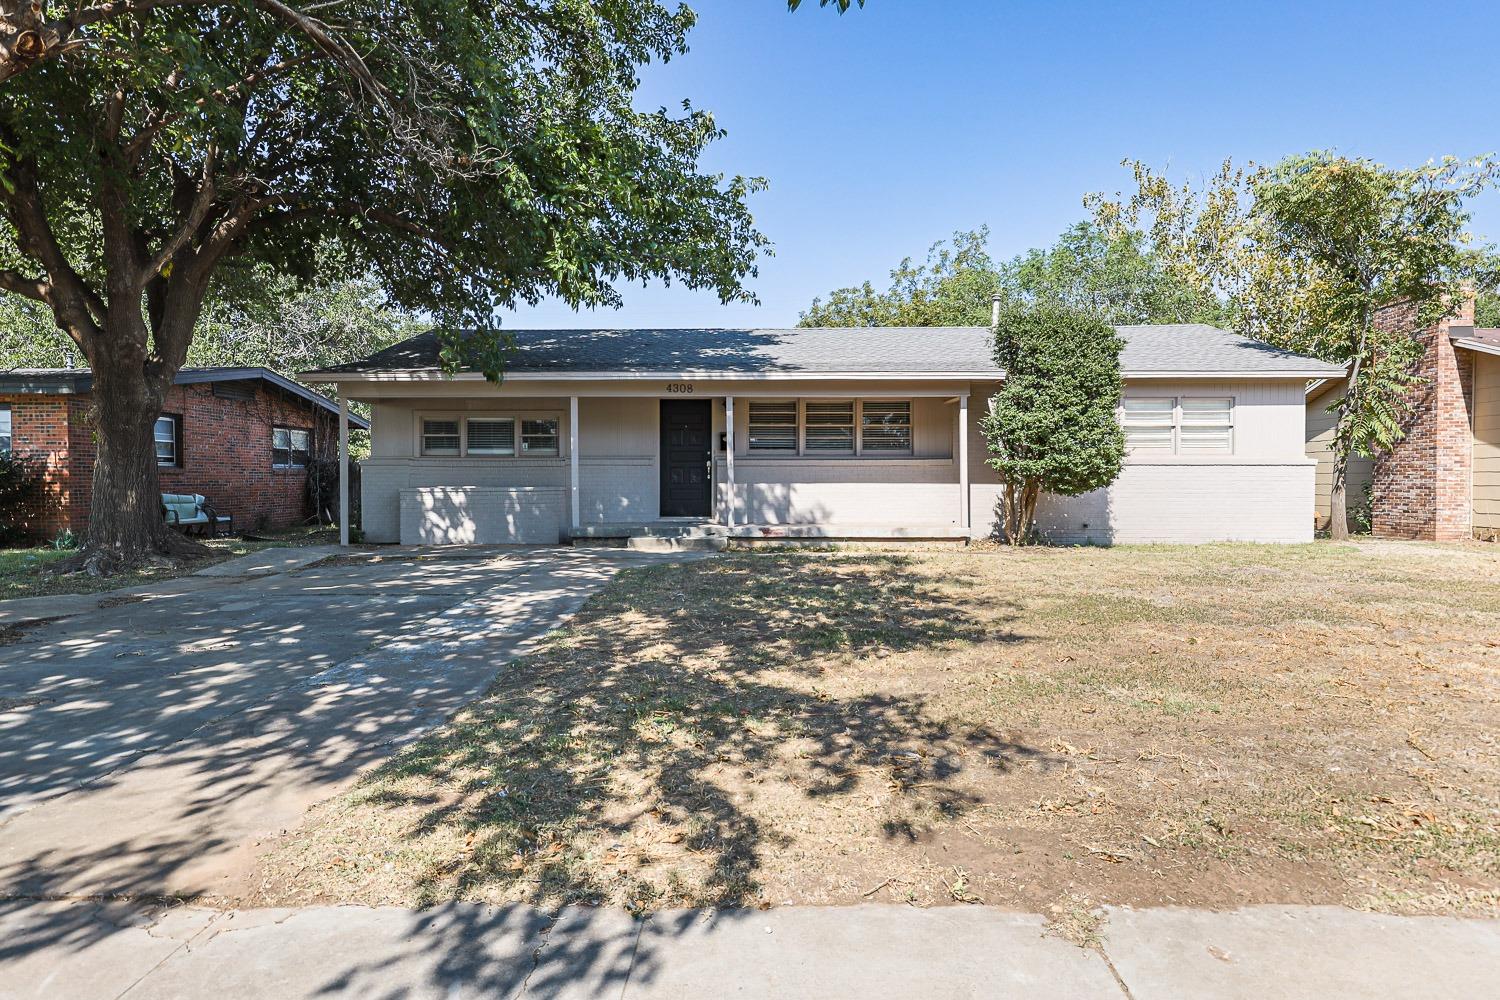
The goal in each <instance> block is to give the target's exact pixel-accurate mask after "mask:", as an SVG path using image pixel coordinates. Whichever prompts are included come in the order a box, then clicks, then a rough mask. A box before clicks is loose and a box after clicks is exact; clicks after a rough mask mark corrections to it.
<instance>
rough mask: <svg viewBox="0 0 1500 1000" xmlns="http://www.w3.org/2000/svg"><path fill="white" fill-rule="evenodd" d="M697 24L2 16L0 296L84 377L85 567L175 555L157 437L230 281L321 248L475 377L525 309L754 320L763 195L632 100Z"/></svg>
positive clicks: (210, 9) (575, 13) (10, 6)
mask: <svg viewBox="0 0 1500 1000" xmlns="http://www.w3.org/2000/svg"><path fill="white" fill-rule="evenodd" d="M839 6H842V5H839ZM693 21H694V15H693V13H692V12H691V11H690V10H688V9H687V8H683V7H679V8H677V9H675V10H674V9H669V8H667V7H665V6H663V5H661V4H659V3H656V2H653V0H613V2H610V3H597V2H585V0H533V2H528V3H524V4H483V3H447V4H438V5H436V6H434V5H432V4H427V3H412V2H409V0H394V2H383V3H376V2H372V0H347V2H341V3H338V4H333V5H329V4H309V5H289V4H287V3H283V2H281V0H140V2H133V3H128V4H124V3H113V2H110V3H99V4H95V5H89V4H88V3H87V2H85V3H84V4H81V5H67V6H63V5H60V4H59V5H57V6H56V8H55V9H54V8H53V7H51V6H50V5H48V4H47V3H36V4H28V3H13V2H10V0H5V2H3V3H0V79H3V81H4V82H3V83H0V207H3V209H4V216H5V220H6V224H5V225H4V226H3V227H0V289H3V290H5V291H7V292H10V293H11V294H14V295H19V296H22V297H24V298H27V299H30V300H32V301H34V302H37V303H39V304H41V305H43V306H45V308H46V309H47V310H48V311H49V312H50V313H51V315H52V317H53V320H54V321H55V322H56V324H57V325H58V327H59V328H60V329H61V330H63V331H64V333H66V334H67V336H68V337H69V339H70V340H71V341H72V342H73V343H74V344H75V345H76V346H77V347H78V349H79V350H80V351H81V352H82V354H83V355H84V356H85V357H86V358H87V360H88V363H89V365H90V367H91V368H92V369H93V371H94V385H95V401H96V411H97V412H96V418H97V444H98V460H97V463H96V466H95V472H94V489H93V502H92V510H91V513H90V528H89V532H88V537H87V539H86V541H85V548H84V550H83V561H84V564H85V565H86V566H87V567H88V568H89V569H90V570H91V571H106V570H108V569H110V568H113V567H117V566H120V565H124V564H129V563H132V562H137V561H140V560H142V559H147V558H151V557H153V556H155V555H157V554H172V553H174V552H180V551H182V547H183V546H184V545H185V544H186V543H184V542H182V541H181V540H178V539H177V538H176V536H174V535H173V534H172V533H171V532H169V531H168V530H167V529H166V528H165V527H164V526H163V525H162V523H161V517H160V514H159V509H158V497H157V493H158V488H157V481H156V466H155V462H154V461H153V460H152V442H151V427H152V423H153V421H154V420H155V418H156V416H157V414H158V412H159V410H160V408H161V405H162V400H163V396H164V393H165V392H166V389H167V387H168V386H169V385H171V383H172V379H173V376H174V375H175V373H176V372H177V370H178V369H179V368H180V367H181V366H182V365H183V364H184V363H185V361H186V360H187V358H188V356H189V351H190V348H191V343H192V338H193V335H194V331H195V329H196V328H197V326H198V322H199V319H200V316H201V312H202V309H203V306H204V302H205V298H206V296H207V294H208V292H209V290H210V288H211V286H212V283H213V281H214V278H215V275H216V273H217V272H218V271H219V269H220V268H221V267H222V266H223V265H224V264H225V262H227V261H231V260H234V261H239V262H241V263H245V262H249V263H258V264H262V265H265V266H266V267H269V268H271V269H272V270H273V271H274V272H275V273H291V274H298V275H308V274H312V273H313V272H314V271H315V270H316V268H317V264H318V262H317V259H316V254H317V252H318V248H319V247H320V246H322V245H324V243H325V242H326V241H327V240H329V239H333V240H336V241H337V242H338V244H339V245H340V246H344V247H348V248H350V250H351V252H352V253H354V254H356V255H357V261H356V263H357V264H358V265H359V266H360V269H361V271H362V272H364V271H368V273H370V274H373V275H374V276H375V279H376V281H378V283H379V285H380V287H381V290H382V292H383V293H384V294H385V295H386V296H387V297H388V298H389V300H390V301H391V302H393V303H395V304H397V305H398V306H400V307H402V308H405V309H410V310H416V311H423V312H426V313H428V314H430V315H432V316H433V317H435V318H436V319H437V320H438V321H439V322H440V323H442V324H443V328H444V329H456V328H458V327H459V326H461V325H467V326H471V327H476V328H478V330H479V335H478V336H476V337H474V338H471V339H469V340H466V341H460V340H459V339H458V338H456V337H448V338H446V340H445V350H444V357H445V360H446V361H447V362H448V363H449V364H456V363H458V362H459V361H460V360H463V361H465V362H468V363H472V364H476V365H477V366H478V367H479V368H480V369H481V370H484V371H486V372H487V373H490V374H491V375H492V376H496V375H498V373H499V372H500V371H501V369H502V368H503V365H504V357H505V347H506V343H505V338H504V337H503V336H501V335H500V334H499V332H498V331H497V330H496V329H495V325H494V321H493V317H494V316H495V313H496V310H497V309H498V308H501V307H504V306H507V305H511V304H513V303H516V302H532V301H536V300H537V299H539V298H541V297H542V296H556V297H559V298H561V299H563V300H565V301H567V302H570V303H573V304H575V305H580V306H582V305H588V306H594V305H610V304H614V303H617V302H618V301H619V292H618V291H617V288H616V286H617V285H618V284H619V283H621V282H627V281H641V280H646V279H649V278H662V279H666V280H669V281H677V282H680V283H682V284H683V285H686V286H687V287H690V288H702V289H712V290H714V291H715V292H717V293H718V295H719V296H720V297H721V298H722V299H723V300H725V301H731V300H739V299H747V298H749V297H750V293H749V292H748V291H747V289H746V286H745V282H746V280H747V279H748V278H749V277H751V276H752V275H753V274H754V273H755V258H756V256H757V254H758V252H759V251H760V250H761V248H762V247H763V245H764V242H765V241H764V239H763V237H762V236H761V235H760V234H759V233H758V232H757V231H756V230H755V228H754V226H753V225H752V222H751V218H750V214H749V212H748V210H747V208H746V204H745V202H746V197H747V195H748V194H750V193H751V192H752V191H754V190H755V189H756V188H757V187H758V186H759V182H758V181H755V180H746V179H743V178H728V179H726V178H724V177H722V176H720V175H716V174H713V173H709V172H706V171H704V170H703V169H702V168H701V167H700V166H699V159H700V156H701V154H702V153H703V151H704V148H705V147H706V146H707V145H708V144H709V143H710V142H712V141H713V140H714V139H715V138H716V137H718V135H719V134H720V133H719V130H718V128H717V126H716V125H715V123H714V121H713V119H712V117H711V116H710V115H708V114H707V113H705V112H702V111H699V110H695V109H693V108H691V107H690V106H688V105H686V104H684V106H683V108H682V109H680V110H679V111H676V112H673V111H668V110H666V109H659V110H639V109H637V108H636V107H635V106H634V105H633V103H632V98H633V96H634V94H635V92H636V88H637V83H638V72H639V70H640V68H641V66H642V65H643V64H645V63H648V62H650V61H653V60H666V59H668V58H670V57H672V56H675V55H678V54H680V53H682V52H683V51H685V49H686V43H687V33H688V31H689V29H690V28H691V26H692V24H693ZM91 234H97V236H96V237H94V238H91Z"/></svg>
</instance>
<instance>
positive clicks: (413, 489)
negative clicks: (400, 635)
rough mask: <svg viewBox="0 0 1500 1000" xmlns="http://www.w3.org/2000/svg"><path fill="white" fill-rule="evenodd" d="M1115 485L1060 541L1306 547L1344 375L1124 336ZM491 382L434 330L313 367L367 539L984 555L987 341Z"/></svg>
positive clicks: (1175, 335)
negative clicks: (1326, 415) (350, 423)
mask: <svg viewBox="0 0 1500 1000" xmlns="http://www.w3.org/2000/svg"><path fill="white" fill-rule="evenodd" d="M1120 333H1121V334H1122V336H1123V338H1124V341H1125V349H1124V354H1123V358H1122V368H1123V372H1124V379H1125V398H1124V403H1123V406H1122V407H1121V410H1120V419H1121V421H1122V422H1123V424H1124V427H1125V434H1126V438H1127V441H1128V445H1129V457H1128V458H1127V460H1126V462H1125V467H1124V471H1123V472H1122V474H1121V475H1120V477H1119V479H1118V480H1117V481H1116V482H1115V483H1114V484H1113V485H1112V486H1110V487H1109V488H1108V489H1103V490H1098V491H1095V492H1093V493H1089V494H1086V495H1084V496H1080V497H1074V498H1049V499H1048V501H1047V502H1045V503H1044V505H1043V507H1042V509H1041V511H1040V513H1039V521H1040V528H1041V531H1042V532H1043V533H1044V534H1045V535H1046V536H1047V537H1049V538H1051V539H1053V540H1056V541H1059V542H1094V543H1111V542H1205V541H1215V540H1222V539H1239V540H1248V541H1262V542H1302V541H1307V540H1309V539H1311V537H1312V531H1313V516H1312V515H1313V497H1314V475H1315V472H1316V463H1315V461H1314V460H1313V459H1311V458H1309V457H1308V456H1307V455H1306V453H1305V451H1304V448H1303V431H1304V414H1305V389H1306V385H1307V383H1308V381H1309V380H1314V379H1320V378H1331V377H1334V376H1338V375H1341V374H1342V369H1339V368H1337V367H1334V366H1331V365H1328V364H1325V363H1323V362H1320V361H1316V360H1313V359H1311V358H1306V357H1300V356H1298V355H1295V354H1292V353H1289V352H1287V351H1282V350H1277V349H1275V348H1272V347H1268V346H1266V345H1265V344H1260V343H1256V342H1254V341H1251V340H1247V339H1245V338H1243V337H1239V336H1236V335H1235V334H1232V333H1227V332H1225V331H1223V330H1218V329H1215V328H1213V327H1209V326H1202V325H1178V326H1127V327H1121V328H1120ZM513 335H514V337H515V339H516V344H517V349H516V350H515V352H514V353H513V354H512V356H511V358H510V361H509V362H508V365H507V368H506V372H505V377H504V379H503V380H502V381H501V382H499V383H494V382H490V381H487V380H486V379H485V378H484V377H483V375H481V374H480V373H478V372H475V371H461V372H458V373H456V374H452V375H449V374H445V373H444V372H443V371H442V370H441V367H440V364H439V358H438V342H437V339H436V338H435V336H434V335H432V334H430V333H429V334H424V335H422V336H418V337H414V338H412V339H410V340H407V341H404V342H402V343H400V344H397V345H395V346H393V347H390V348H388V349H386V350H384V351H381V352H379V353H377V354H375V355H373V356H371V357H369V358H366V359H364V360H361V361H356V362H353V363H350V364H344V365H338V366H334V367H331V368H327V369H323V370H319V371H315V372H307V373H304V375H303V377H304V378H306V379H307V380H309V381H316V382H332V383H337V384H338V386H339V394H340V397H341V398H343V399H346V400H361V401H364V402H367V403H369V404H370V407H371V452H370V457H369V458H368V459H367V460H366V461H364V462H363V463H362V466H361V479H362V495H361V505H362V514H363V525H362V527H363V531H364V536H365V538H366V539H367V540H369V541H378V542H396V541H400V542H403V543H417V542H421V543H442V542H478V543H484V542H496V543H500V542H557V541H558V540H559V539H560V538H561V539H566V538H568V537H570V536H577V535H585V534H596V535H597V534H601V533H608V531H609V530H610V526H612V525H613V526H636V527H637V528H640V529H641V530H648V529H649V528H650V527H651V526H657V527H660V526H661V525H663V524H664V523H665V524H673V523H684V522H689V523H691V522H693V521H701V522H711V523H714V524H716V525H718V526H721V528H722V531H723V533H725V534H730V535H736V536H741V537H745V538H761V539H765V538H788V537H812V538H848V539H853V538H934V539H937V538H941V539H969V538H982V537H986V536H988V535H990V534H991V533H992V532H993V531H994V524H995V516H994V510H995V504H996V500H997V498H998V495H999V485H998V482H997V478H996V475H995V473H994V471H993V470H992V469H991V468H990V467H989V466H988V465H986V463H985V455H986V448H985V443H984V437H983V435H982V434H981V431H980V427H979V420H978V415H979V412H981V411H982V410H983V409H984V407H985V406H986V404H987V401H988V400H989V398H990V397H991V396H992V395H993V394H994V393H995V392H996V391H997V390H998V388H999V386H1000V383H1001V381H1002V380H1003V379H1004V376H1005V373H1004V372H1002V371H1000V370H999V369H998V368H997V367H996V365H995V362H994V359H993V356H992V352H991V343H992V335H991V332H990V330H989V329H987V328H985V327H936V328H895V327H883V328H859V329H842V328H841V329H780V330H772V329H719V330H708V329H694V330H519V331H514V332H513Z"/></svg>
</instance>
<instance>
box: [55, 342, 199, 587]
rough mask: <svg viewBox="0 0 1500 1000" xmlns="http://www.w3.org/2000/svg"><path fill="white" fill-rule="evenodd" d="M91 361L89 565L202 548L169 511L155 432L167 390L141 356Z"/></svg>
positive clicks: (126, 563)
mask: <svg viewBox="0 0 1500 1000" xmlns="http://www.w3.org/2000/svg"><path fill="white" fill-rule="evenodd" d="M91 361H92V364H93V369H94V385H93V398H94V428H93V430H94V440H95V447H96V454H95V460H94V493H93V498H92V500H91V502H90V505H89V526H88V531H87V532H86V533H85V536H84V544H83V550H82V552H81V553H80V555H81V557H82V568H84V569H86V570H87V571H88V572H90V573H92V574H95V575H103V574H108V573H115V572H118V571H120V570H122V569H127V568H130V567H133V566H139V565H142V564H146V563H156V562H165V561H168V560H169V559H173V558H191V557H193V556H196V555H202V554H203V553H204V552H206V549H204V547H203V546H201V545H199V544H197V543H196V542H193V541H190V540H189V539H187V538H185V537H183V536H182V535H181V534H179V533H178V532H177V531H176V530H174V529H172V528H169V527H167V525H166V523H165V521H164V519H163V517H162V509H161V489H160V487H159V485H158V483H157V473H156V468H157V467H156V441H155V434H154V428H155V425H156V418H157V417H159V416H160V415H161V408H162V399H161V396H160V395H159V394H158V393H157V392H155V391H153V387H152V386H151V385H150V384H149V382H148V378H147V376H146V373H145V372H144V370H143V369H142V366H141V364H140V363H139V362H138V361H135V360H134V359H131V358H124V359H121V358H111V357H108V356H101V357H95V358H93V359H91Z"/></svg>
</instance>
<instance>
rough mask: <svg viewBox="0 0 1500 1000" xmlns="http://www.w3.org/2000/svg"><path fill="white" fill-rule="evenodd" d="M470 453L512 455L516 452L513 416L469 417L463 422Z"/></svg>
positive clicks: (466, 443) (466, 448) (465, 446)
mask: <svg viewBox="0 0 1500 1000" xmlns="http://www.w3.org/2000/svg"><path fill="white" fill-rule="evenodd" d="M464 433H465V434H466V435H467V441H466V442H465V445H464V448H465V450H466V451H467V453H468V454H470V455H514V454H515V453H516V420H515V418H514V417H503V418H497V417H470V418H469V419H468V420H467V421H465V422H464Z"/></svg>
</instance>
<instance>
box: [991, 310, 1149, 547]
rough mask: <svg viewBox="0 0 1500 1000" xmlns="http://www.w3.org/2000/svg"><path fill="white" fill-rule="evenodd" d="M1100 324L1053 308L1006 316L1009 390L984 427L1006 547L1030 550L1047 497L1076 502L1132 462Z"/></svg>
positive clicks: (1001, 350) (1114, 359) (1002, 325)
mask: <svg viewBox="0 0 1500 1000" xmlns="http://www.w3.org/2000/svg"><path fill="white" fill-rule="evenodd" d="M1123 346H1124V345H1123V343H1122V342H1121V340H1120V337H1119V334H1117V333H1116V332H1115V329H1114V327H1112V326H1110V324H1109V323H1107V322H1105V320H1104V319H1102V318H1101V317H1100V316H1098V315H1096V314H1094V313H1091V312H1086V311H1083V310H1080V309H1075V308H1072V307H1069V306H1063V305H1058V304H1054V303H1039V304H1028V305H1012V306H1009V307H1008V308H1005V309H1002V310H1000V316H999V322H998V323H997V324H996V327H995V361H996V363H997V364H999V366H1000V368H1001V369H1002V370H1003V371H1004V372H1005V382H1004V383H1003V385H1002V386H1001V389H1000V391H999V392H998V393H997V394H996V395H995V396H994V398H993V399H991V400H990V412H989V414H988V415H987V416H985V417H984V418H983V420H982V421H981V422H980V427H981V429H982V430H983V431H984V436H985V439H986V441H987V442H988V443H989V449H990V458H989V459H988V461H989V464H990V466H991V467H992V468H994V469H995V470H996V471H997V472H999V473H1000V480H1001V483H1002V491H1001V497H1000V526H1001V536H1002V538H1003V539H1004V540H1005V541H1007V542H1010V543H1011V544H1012V545H1022V544H1025V543H1026V542H1029V541H1031V540H1032V538H1033V536H1034V534H1035V531H1036V506H1037V501H1038V500H1039V499H1040V498H1041V495H1042V494H1043V493H1055V494H1060V495H1062V496H1077V495H1079V494H1080V493H1087V492H1089V491H1090V490H1096V489H1100V488H1102V487H1105V486H1108V485H1109V484H1110V483H1112V482H1114V481H1115V477H1116V476H1118V475H1119V474H1120V466H1121V464H1122V463H1123V461H1124V457H1125V437H1124V433H1123V431H1121V429H1120V423H1119V421H1118V419H1116V416H1115V411H1116V410H1117V409H1118V408H1119V405H1120V392H1121V380H1120V351H1121V349H1122V348H1123Z"/></svg>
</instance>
